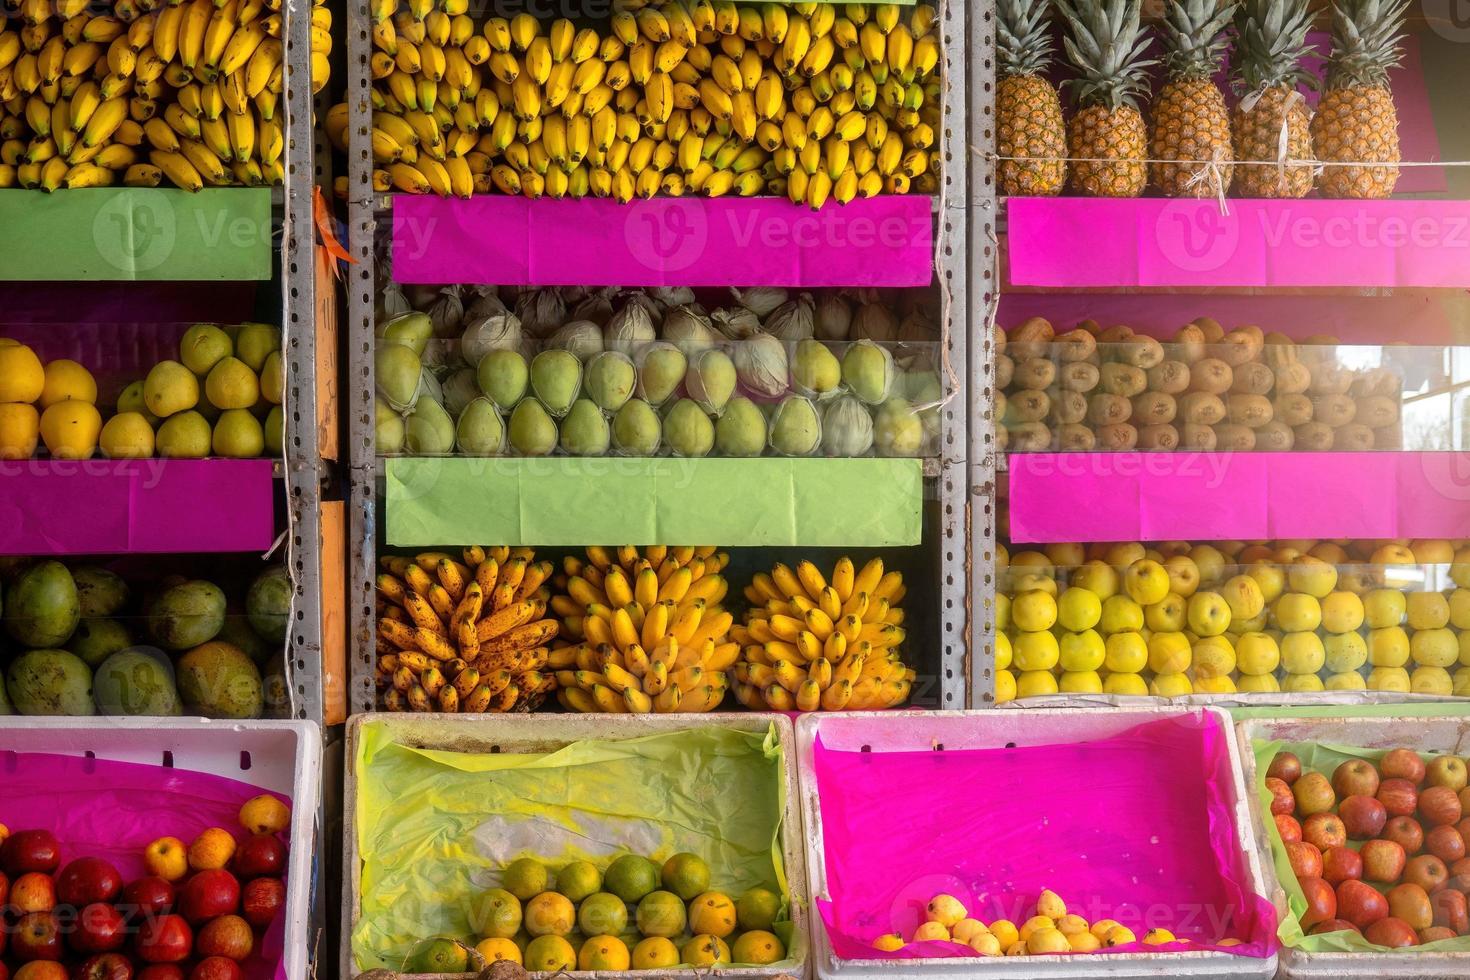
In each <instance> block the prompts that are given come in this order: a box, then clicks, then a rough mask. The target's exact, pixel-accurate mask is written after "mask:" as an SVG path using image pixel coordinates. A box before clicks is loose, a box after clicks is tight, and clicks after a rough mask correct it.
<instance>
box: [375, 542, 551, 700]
mask: <svg viewBox="0 0 1470 980" xmlns="http://www.w3.org/2000/svg"><path fill="white" fill-rule="evenodd" d="M534 558H535V554H534V552H532V551H531V550H530V549H528V548H515V549H511V548H505V547H498V548H490V549H485V548H480V547H469V548H465V549H464V551H463V552H462V553H461V555H460V556H459V557H458V558H456V557H455V556H453V555H450V554H446V553H444V552H434V551H426V552H423V553H421V554H418V555H416V556H414V557H413V558H399V557H386V558H383V559H382V565H383V567H384V569H385V571H384V572H383V573H382V574H380V575H379V576H378V580H377V590H378V637H377V647H378V669H377V684H378V690H379V691H380V693H381V696H382V703H383V707H384V708H386V709H387V710H389V711H428V712H444V713H447V714H453V713H455V712H470V713H480V712H487V711H489V712H505V711H531V710H533V709H535V708H536V707H537V706H538V705H540V704H541V702H542V701H543V700H544V699H545V697H546V695H547V694H549V693H550V692H551V691H552V690H553V689H554V688H555V686H556V678H555V676H553V675H552V674H551V673H550V672H549V671H548V670H547V662H548V659H549V655H550V650H549V648H548V644H549V643H550V642H551V640H552V639H553V638H555V637H556V635H557V630H558V623H557V621H556V620H555V619H548V618H545V613H546V608H547V603H548V601H549V600H550V598H551V590H550V588H549V587H548V581H547V580H548V579H550V578H551V575H552V572H553V571H554V568H553V566H552V564H551V562H549V561H542V562H537V561H535V560H534Z"/></svg>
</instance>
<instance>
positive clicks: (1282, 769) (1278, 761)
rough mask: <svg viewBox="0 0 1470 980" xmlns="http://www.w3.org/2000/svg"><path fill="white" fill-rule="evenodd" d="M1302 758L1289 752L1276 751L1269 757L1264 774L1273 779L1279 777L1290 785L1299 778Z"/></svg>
mask: <svg viewBox="0 0 1470 980" xmlns="http://www.w3.org/2000/svg"><path fill="white" fill-rule="evenodd" d="M1301 774H1302V760H1301V759H1298V758H1297V757H1296V755H1295V754H1294V753H1291V752H1277V753H1276V755H1275V756H1274V757H1273V758H1272V759H1271V765H1270V766H1268V767H1267V768H1266V775H1267V776H1270V777H1272V778H1273V779H1279V780H1281V781H1282V782H1283V783H1285V784H1286V785H1288V786H1290V785H1291V784H1292V783H1294V782H1296V781H1297V780H1298V779H1299V778H1301Z"/></svg>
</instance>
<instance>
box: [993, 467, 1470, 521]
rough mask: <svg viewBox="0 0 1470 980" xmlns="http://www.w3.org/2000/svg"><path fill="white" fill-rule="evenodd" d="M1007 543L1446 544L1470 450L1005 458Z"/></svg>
mask: <svg viewBox="0 0 1470 980" xmlns="http://www.w3.org/2000/svg"><path fill="white" fill-rule="evenodd" d="M1007 465H1008V479H1009V489H1010V515H1011V525H1010V527H1011V540H1013V541H1015V542H1017V543H1033V542H1036V543H1040V542H1048V543H1049V542H1057V541H1078V542H1085V541H1126V540H1130V539H1132V540H1140V541H1160V540H1181V539H1182V540H1199V539H1204V540H1220V539H1235V538H1243V539H1247V540H1257V539H1264V538H1277V537H1288V536H1295V537H1308V538H1339V537H1355V538H1415V537H1426V538H1437V537H1448V538H1454V537H1459V536H1461V535H1463V533H1464V529H1465V528H1466V527H1470V453H1434V452H1406V453H1373V452H1367V453H1202V452H1177V453H1154V452H1131V453H1012V454H1011V455H1010V456H1008V457H1007Z"/></svg>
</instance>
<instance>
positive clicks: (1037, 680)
mask: <svg viewBox="0 0 1470 980" xmlns="http://www.w3.org/2000/svg"><path fill="white" fill-rule="evenodd" d="M1057 690H1058V688H1057V679H1056V678H1055V677H1054V676H1052V672H1051V671H1049V670H1026V671H1022V672H1021V676H1020V677H1018V678H1016V697H1018V698H1039V697H1044V696H1046V695H1048V694H1056V693H1057Z"/></svg>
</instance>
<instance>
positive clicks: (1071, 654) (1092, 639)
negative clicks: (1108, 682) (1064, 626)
mask: <svg viewBox="0 0 1470 980" xmlns="http://www.w3.org/2000/svg"><path fill="white" fill-rule="evenodd" d="M1059 646H1060V650H1061V655H1060V658H1059V663H1060V664H1061V667H1062V669H1063V670H1070V671H1094V670H1097V669H1098V668H1099V667H1101V666H1102V665H1103V660H1105V659H1106V658H1107V648H1106V646H1105V645H1104V644H1103V638H1102V637H1101V636H1099V635H1098V632H1097V630H1083V631H1082V632H1080V633H1063V634H1062V640H1061V643H1060V644H1059Z"/></svg>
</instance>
